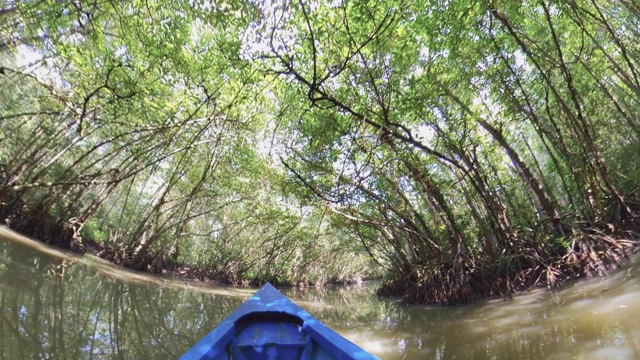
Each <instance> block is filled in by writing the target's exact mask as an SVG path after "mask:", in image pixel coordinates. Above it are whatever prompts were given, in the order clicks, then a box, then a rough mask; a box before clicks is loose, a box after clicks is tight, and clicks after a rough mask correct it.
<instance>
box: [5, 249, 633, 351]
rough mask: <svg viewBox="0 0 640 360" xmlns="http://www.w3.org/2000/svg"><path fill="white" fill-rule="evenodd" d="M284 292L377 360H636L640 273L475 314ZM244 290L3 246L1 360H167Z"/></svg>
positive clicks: (479, 307) (484, 307)
mask: <svg viewBox="0 0 640 360" xmlns="http://www.w3.org/2000/svg"><path fill="white" fill-rule="evenodd" d="M374 290H375V289H374V288H373V287H371V286H369V287H367V286H365V287H353V288H332V289H321V290H308V291H301V290H297V289H288V290H284V291H283V292H285V294H286V295H288V296H289V297H291V298H292V299H293V300H294V301H296V302H297V303H298V304H300V305H301V306H302V307H304V308H305V309H307V310H308V311H310V312H311V313H312V314H314V315H316V316H317V317H318V318H319V319H321V320H322V321H324V322H325V323H327V324H328V325H329V326H331V327H332V328H334V329H336V330H337V331H338V332H340V333H341V334H343V335H344V336H346V337H348V338H349V339H351V340H352V341H354V342H356V343H357V344H359V345H360V346H362V347H364V348H366V349H367V350H369V351H371V352H373V353H374V354H376V355H378V356H380V357H381V358H383V359H604V358H606V359H637V358H640V324H639V323H638V322H637V321H636V318H637V317H638V316H639V315H640V301H639V300H640V268H639V267H637V266H636V267H632V268H630V269H628V270H626V271H622V272H619V273H617V274H615V275H614V276H611V277H610V278H607V279H604V280H593V281H585V282H581V283H579V284H577V285H575V286H573V287H571V288H569V289H566V290H563V291H559V292H555V293H549V292H547V291H544V290H535V291H532V292H530V293H528V294H526V295H522V296H518V297H516V298H515V299H514V300H512V301H503V300H492V301H486V302H483V303H478V304H475V305H472V306H466V307H458V308H439V307H424V306H406V305H403V304H402V303H401V302H399V301H394V300H380V299H378V298H377V297H376V296H375V293H374ZM251 292H252V291H247V290H240V289H232V288H231V289H211V288H208V289H202V288H197V287H193V286H191V285H184V284H178V283H175V282H167V281H165V280H158V279H154V278H149V277H146V276H143V275H138V274H135V275H132V274H131V273H128V272H122V271H119V270H115V269H112V268H109V267H107V266H105V265H103V264H94V265H91V266H90V265H87V261H86V260H77V259H75V260H74V259H73V258H72V257H69V256H64V257H58V256H56V255H55V254H43V253H41V252H39V251H36V250H34V249H33V248H28V247H25V246H22V245H19V244H16V243H13V242H6V241H2V240H0V311H1V316H0V360H1V359H90V358H100V359H104V358H106V359H149V358H153V359H175V358H177V357H178V356H179V355H180V354H181V353H182V352H184V351H185V350H186V349H188V348H189V347H190V346H191V345H192V344H193V343H195V342H196V341H197V340H199V339H200V338H201V337H202V336H204V335H205V334H206V333H207V332H208V331H209V330H210V329H211V328H212V327H213V326H215V324H217V323H218V322H219V321H221V320H222V319H223V318H224V317H226V316H227V315H228V314H229V313H231V312H232V311H233V310H234V309H235V308H236V307H237V306H239V305H240V303H241V302H242V301H243V300H244V299H246V298H247V297H248V296H249V294H250V293H251Z"/></svg>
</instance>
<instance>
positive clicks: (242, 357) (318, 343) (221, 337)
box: [180, 283, 378, 360]
mask: <svg viewBox="0 0 640 360" xmlns="http://www.w3.org/2000/svg"><path fill="white" fill-rule="evenodd" d="M204 359H210V360H222V359H234V360H235V359H238V360H276V359H278V360H293V359H309V360H315V359H323V360H324V359H327V360H329V359H332V360H351V359H353V360H370V359H378V358H377V357H375V356H374V355H372V354H370V353H368V352H367V351H365V350H364V349H362V348H360V347H359V346H357V345H355V344H354V343H352V342H350V341H349V340H347V339H345V338H344V337H342V336H340V335H339V334H338V333H336V332H335V331H333V330H331V329H330V328H329V327H328V326H326V325H324V324H323V323H322V322H320V321H319V320H318V319H316V318H314V317H313V316H312V315H311V314H309V313H308V312H306V311H305V310H303V309H302V308H300V307H299V306H298V305H296V304H295V303H293V302H292V301H291V300H289V299H288V298H287V297H285V296H284V295H282V294H281V293H280V292H279V291H278V290H276V288H274V287H273V286H272V285H271V284H269V283H267V284H265V285H264V286H263V287H262V288H261V289H260V290H259V291H258V292H256V293H255V294H254V295H253V296H252V297H251V298H249V300H247V301H246V302H245V303H244V304H242V305H240V307H238V309H236V311H234V312H233V313H232V314H231V315H229V317H227V318H226V319H225V320H223V321H222V322H221V323H220V324H218V326H216V327H215V328H214V329H213V330H212V331H211V332H210V333H208V334H207V335H205V337H204V338H202V340H200V341H199V342H198V343H197V344H195V345H194V346H193V347H192V348H191V349H189V350H188V351H187V352H186V353H184V354H183V355H182V357H180V360H204Z"/></svg>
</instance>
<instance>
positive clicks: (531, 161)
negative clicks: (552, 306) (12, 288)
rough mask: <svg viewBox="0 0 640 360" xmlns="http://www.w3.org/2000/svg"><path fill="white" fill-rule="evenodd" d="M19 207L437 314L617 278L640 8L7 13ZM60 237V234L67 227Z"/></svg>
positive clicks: (34, 220)
mask: <svg viewBox="0 0 640 360" xmlns="http://www.w3.org/2000/svg"><path fill="white" fill-rule="evenodd" d="M0 19H1V20H2V23H3V24H4V25H2V26H1V27H0V61H2V63H0V64H1V66H2V67H1V68H0V70H2V71H1V75H0V82H1V83H2V87H0V99H2V103H3V105H4V106H3V107H2V108H1V109H0V122H1V124H2V130H0V135H1V136H2V138H1V140H0V141H1V143H0V144H1V145H0V162H1V163H2V169H0V179H2V184H3V185H2V188H1V189H0V200H1V201H2V205H1V206H0V213H1V214H2V218H3V221H4V223H6V224H8V225H9V226H12V227H14V228H17V229H21V230H24V231H30V232H31V233H32V234H34V235H36V236H39V237H41V238H46V239H48V240H49V241H50V242H53V243H56V244H58V245H62V246H67V247H76V248H79V249H82V248H84V247H86V246H87V241H88V240H91V241H92V242H98V243H100V244H102V246H103V247H104V248H103V249H102V251H101V256H103V257H105V258H108V259H110V260H113V261H115V262H117V263H121V264H125V265H128V266H133V267H136V268H140V269H147V270H154V269H155V270H160V269H161V268H162V267H163V266H165V265H166V264H167V263H180V264H187V265H188V266H192V267H198V268H201V269H203V268H206V269H208V270H209V271H210V272H211V273H213V274H215V276H217V277H220V278H224V279H226V280H227V281H234V282H239V281H245V280H257V281H265V280H273V279H277V280H280V281H287V282H299V281H304V282H306V281H311V282H318V281H320V282H321V281H326V280H328V279H339V280H345V279H354V278H357V277H358V276H366V275H371V274H377V273H378V271H384V273H385V274H386V275H385V276H386V278H387V279H388V280H389V281H388V282H386V283H385V285H384V286H383V287H382V289H381V292H382V293H386V294H392V295H396V294H402V295H403V296H404V297H405V299H406V300H408V301H414V302H424V303H436V304H455V303H464V302H468V301H471V300H474V299H477V298H481V297H486V296H491V295H492V294H503V295H508V294H510V293H512V292H513V291H516V290H519V289H524V288H527V287H530V286H534V285H537V284H542V283H544V284H546V285H548V286H554V285H556V284H558V283H561V282H563V281H565V280H568V279H570V278H574V277H578V276H583V275H594V274H596V275H597V274H602V273H604V272H606V271H608V270H609V269H611V268H615V267H616V266H617V265H618V264H619V263H620V262H621V261H622V260H624V259H625V258H627V257H628V256H630V254H631V253H632V251H633V250H634V249H635V247H636V242H635V240H634V239H635V238H636V235H635V233H634V232H633V231H634V230H637V219H638V216H639V211H640V201H639V196H638V189H639V185H640V168H639V167H638V166H637V161H636V159H635V156H634V155H635V154H638V153H640V120H639V116H638V112H637V111H636V110H635V109H636V108H637V106H638V100H640V81H639V78H638V77H639V75H638V72H639V71H640V68H639V66H640V47H639V45H638V44H637V41H636V39H637V36H638V35H639V34H640V7H638V6H637V5H635V4H633V3H632V2H627V1H622V0H619V1H618V0H616V1H599V0H584V1H581V0H569V1H550V0H541V1H527V2H522V3H516V2H507V1H484V0H483V1H476V0H465V1H456V2H451V1H441V0H424V1H423V0H419V1H412V2H405V1H371V2H369V1H331V2H318V1H315V2H305V1H278V2H252V1H245V2H243V1H237V2H209V1H195V0H194V1H189V2H188V4H187V3H186V2H182V1H174V2H166V1H144V2H141V1H133V2H129V1H127V2H119V1H99V0H93V1H73V2H55V1H44V0H41V1H5V2H0ZM54 230H55V231H54Z"/></svg>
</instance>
